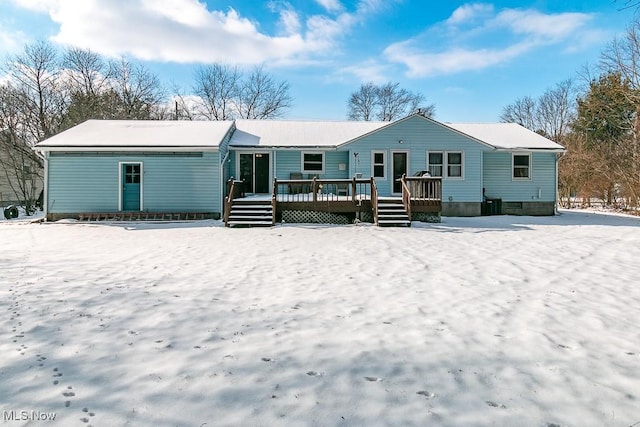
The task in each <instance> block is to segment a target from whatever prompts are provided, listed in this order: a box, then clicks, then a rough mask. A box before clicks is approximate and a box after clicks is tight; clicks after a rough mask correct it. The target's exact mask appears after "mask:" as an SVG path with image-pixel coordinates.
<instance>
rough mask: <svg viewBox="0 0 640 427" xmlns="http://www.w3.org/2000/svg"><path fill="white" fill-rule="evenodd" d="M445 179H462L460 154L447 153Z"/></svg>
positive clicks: (454, 152)
mask: <svg viewBox="0 0 640 427" xmlns="http://www.w3.org/2000/svg"><path fill="white" fill-rule="evenodd" d="M447 178H462V152H461V151H451V152H447Z"/></svg>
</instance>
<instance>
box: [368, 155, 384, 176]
mask: <svg viewBox="0 0 640 427" xmlns="http://www.w3.org/2000/svg"><path fill="white" fill-rule="evenodd" d="M371 157H372V158H371V164H372V169H373V177H374V178H381V179H385V178H386V170H387V166H386V160H387V159H386V157H387V155H386V152H384V151H373V152H371Z"/></svg>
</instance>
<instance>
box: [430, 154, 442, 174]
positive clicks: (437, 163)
mask: <svg viewBox="0 0 640 427" xmlns="http://www.w3.org/2000/svg"><path fill="white" fill-rule="evenodd" d="M443 157H444V156H443V155H442V153H429V173H430V174H431V176H442V166H443V162H442V161H443Z"/></svg>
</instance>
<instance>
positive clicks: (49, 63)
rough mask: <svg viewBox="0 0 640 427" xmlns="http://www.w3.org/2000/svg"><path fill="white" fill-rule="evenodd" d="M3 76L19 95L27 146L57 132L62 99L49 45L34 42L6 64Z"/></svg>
mask: <svg viewBox="0 0 640 427" xmlns="http://www.w3.org/2000/svg"><path fill="white" fill-rule="evenodd" d="M5 69H6V70H7V74H8V75H9V78H10V80H11V82H12V84H13V85H14V87H15V88H16V89H17V90H18V92H19V94H20V95H19V97H18V98H19V100H18V101H16V102H19V103H20V105H21V106H20V109H21V112H22V114H23V115H24V116H25V121H24V122H23V125H24V126H27V127H28V129H29V133H30V135H29V139H30V140H29V143H31V144H33V143H35V142H39V141H42V140H43V139H45V138H49V137H50V136H53V135H55V134H56V133H57V131H58V130H59V127H60V123H61V121H62V116H63V112H64V109H65V106H66V105H65V104H66V99H65V96H64V93H63V91H62V90H61V85H60V73H59V67H58V56H57V53H56V51H55V49H54V48H53V46H51V45H50V44H49V43H46V42H42V41H40V42H36V43H34V44H30V45H27V46H25V48H24V52H23V53H22V54H19V55H15V56H11V57H9V58H8V60H7V61H6V65H5Z"/></svg>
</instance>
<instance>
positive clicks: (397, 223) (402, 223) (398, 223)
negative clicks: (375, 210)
mask: <svg viewBox="0 0 640 427" xmlns="http://www.w3.org/2000/svg"><path fill="white" fill-rule="evenodd" d="M378 226H380V227H411V221H409V220H408V219H406V220H395V219H393V220H391V219H378Z"/></svg>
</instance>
